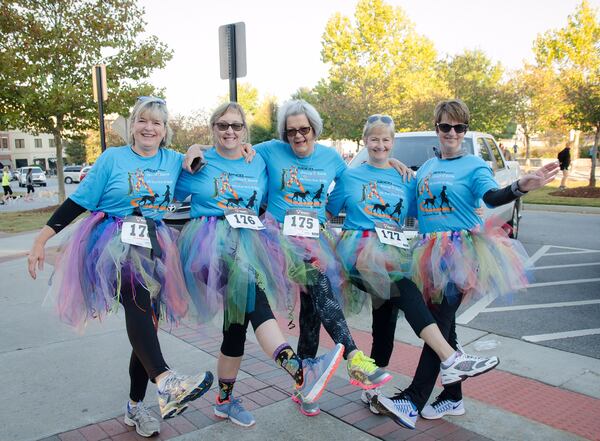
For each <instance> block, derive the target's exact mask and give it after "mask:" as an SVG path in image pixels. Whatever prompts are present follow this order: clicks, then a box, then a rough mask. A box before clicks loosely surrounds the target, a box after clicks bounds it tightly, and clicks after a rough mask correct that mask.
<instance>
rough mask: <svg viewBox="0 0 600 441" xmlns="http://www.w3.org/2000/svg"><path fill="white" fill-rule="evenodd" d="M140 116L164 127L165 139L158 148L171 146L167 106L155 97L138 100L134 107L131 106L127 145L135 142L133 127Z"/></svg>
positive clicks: (171, 133)
mask: <svg viewBox="0 0 600 441" xmlns="http://www.w3.org/2000/svg"><path fill="white" fill-rule="evenodd" d="M142 115H146V116H148V117H149V118H156V119H159V120H161V121H162V122H163V124H164V125H165V129H166V132H165V137H164V138H163V139H161V141H160V144H159V147H166V146H168V145H169V144H171V138H172V137H173V131H172V130H171V127H170V126H169V111H168V110H167V104H166V103H165V100H163V99H162V98H156V97H143V98H138V100H137V102H136V103H135V106H133V110H132V111H131V116H130V117H129V136H128V138H129V139H128V141H129V144H130V145H133V144H134V142H135V140H134V139H133V125H134V123H135V122H136V121H137V120H138V119H139V118H140V117H141V116H142Z"/></svg>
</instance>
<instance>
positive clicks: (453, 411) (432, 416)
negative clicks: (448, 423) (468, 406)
mask: <svg viewBox="0 0 600 441" xmlns="http://www.w3.org/2000/svg"><path fill="white" fill-rule="evenodd" d="M464 414H465V406H464V405H463V400H458V401H452V400H444V399H440V396H438V397H437V398H436V399H435V401H434V402H433V403H431V404H428V405H427V406H425V407H424V408H423V410H422V411H421V416H422V417H423V418H425V419H426V420H438V419H440V418H442V417H443V416H445V415H464Z"/></svg>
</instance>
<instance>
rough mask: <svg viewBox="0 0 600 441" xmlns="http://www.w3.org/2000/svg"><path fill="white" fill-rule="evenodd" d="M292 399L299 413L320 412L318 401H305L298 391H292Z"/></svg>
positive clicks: (305, 414)
mask: <svg viewBox="0 0 600 441" xmlns="http://www.w3.org/2000/svg"><path fill="white" fill-rule="evenodd" d="M292 401H293V402H294V403H296V404H297V405H298V410H300V413H301V414H302V415H304V416H307V417H311V416H317V415H318V414H320V413H321V408H320V407H319V403H314V402H313V403H307V402H306V401H304V400H303V399H302V394H301V393H300V392H298V391H294V393H293V394H292Z"/></svg>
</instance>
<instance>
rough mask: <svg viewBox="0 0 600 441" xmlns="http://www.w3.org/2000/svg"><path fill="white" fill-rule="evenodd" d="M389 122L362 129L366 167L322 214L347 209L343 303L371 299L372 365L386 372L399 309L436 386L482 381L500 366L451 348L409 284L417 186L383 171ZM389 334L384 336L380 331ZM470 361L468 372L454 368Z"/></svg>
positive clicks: (372, 120) (368, 394) (356, 306)
mask: <svg viewBox="0 0 600 441" xmlns="http://www.w3.org/2000/svg"><path fill="white" fill-rule="evenodd" d="M394 133H395V132H394V121H393V120H392V118H391V117H389V116H387V115H372V116H370V117H369V118H368V119H367V122H366V124H365V127H364V129H363V142H364V145H365V148H366V149H367V152H368V160H367V162H365V163H363V164H361V165H359V166H358V167H355V168H349V169H347V170H346V171H345V172H344V173H343V174H342V176H341V177H340V179H339V180H338V181H337V183H336V185H335V188H334V190H333V191H332V192H331V194H330V195H329V200H328V203H327V211H328V213H330V214H331V215H334V216H335V215H337V214H338V213H339V212H340V211H341V210H345V213H346V215H345V218H344V225H343V226H342V229H343V232H342V235H341V236H340V239H339V241H338V243H337V246H336V251H337V253H338V255H339V257H340V261H341V263H342V267H343V268H344V274H345V279H346V284H345V291H346V293H347V294H346V295H345V297H346V299H349V301H350V302H351V304H352V306H353V307H352V309H353V312H356V313H358V312H360V310H361V309H362V306H363V304H364V302H365V300H366V293H368V294H370V295H371V296H370V297H371V303H372V308H373V311H372V312H373V335H374V336H375V337H378V340H379V341H374V344H373V347H372V351H371V357H373V359H374V360H375V362H376V363H377V365H378V366H387V365H388V363H389V360H390V357H391V355H392V350H393V347H394V333H393V330H394V329H395V323H394V326H392V325H391V324H390V321H391V320H394V321H395V320H396V319H397V316H398V314H397V311H398V309H400V310H402V311H403V312H404V316H405V317H406V320H407V322H408V323H409V325H410V326H411V327H412V329H413V331H414V332H415V334H416V335H417V336H419V337H420V338H422V339H423V340H424V341H425V343H426V344H427V345H429V347H431V348H433V350H434V351H435V353H436V354H437V356H438V357H439V359H440V360H441V361H442V362H441V371H442V384H450V383H454V382H460V381H463V380H464V379H466V378H467V377H471V376H475V375H479V374H482V373H484V372H486V371H488V370H490V369H492V368H493V367H494V366H495V365H496V364H498V359H497V358H496V357H491V358H490V359H487V358H479V357H473V356H469V355H467V354H463V353H462V352H459V351H456V350H455V349H453V348H452V347H451V346H450V345H449V344H448V342H447V341H446V340H445V339H444V337H443V336H442V334H441V332H440V329H439V328H438V326H437V325H436V323H435V320H434V318H433V316H432V314H431V312H430V311H429V309H428V308H427V306H426V305H425V302H424V301H423V296H422V294H421V292H420V291H419V289H418V288H417V287H416V285H415V284H414V283H413V282H412V281H411V280H410V264H411V259H412V256H411V252H410V245H409V242H408V240H407V239H406V236H405V235H404V233H403V231H402V225H404V220H405V218H406V216H407V215H409V214H410V215H412V216H414V215H415V213H416V200H415V189H416V184H415V182H416V181H415V179H411V180H410V181H409V182H405V181H404V179H403V178H402V176H400V175H399V174H398V173H397V172H396V171H395V170H394V169H393V168H392V167H391V166H390V164H389V156H390V154H391V152H392V148H393V145H394ZM388 328H391V331H392V332H387V333H386V334H385V337H386V338H385V341H382V340H383V339H382V338H381V337H380V331H379V330H382V331H385V330H387V329H388ZM465 360H475V361H476V363H473V364H472V365H471V367H470V369H468V370H466V371H460V372H459V373H460V374H461V376H457V375H456V373H457V371H456V366H458V365H460V363H462V362H464V361H465ZM379 393H380V392H379V391H378V390H372V391H364V392H363V394H362V396H361V399H362V400H363V401H364V402H365V403H369V402H370V401H371V400H372V399H373V397H374V396H378V395H379ZM400 422H401V423H402V424H404V425H405V426H407V427H410V428H414V422H413V421H412V419H411V418H405V417H404V415H401V418H400Z"/></svg>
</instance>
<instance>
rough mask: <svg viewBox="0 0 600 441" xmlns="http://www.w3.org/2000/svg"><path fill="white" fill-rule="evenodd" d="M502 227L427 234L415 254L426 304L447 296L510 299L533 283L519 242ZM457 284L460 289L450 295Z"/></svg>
mask: <svg viewBox="0 0 600 441" xmlns="http://www.w3.org/2000/svg"><path fill="white" fill-rule="evenodd" d="M500 224H501V222H499V221H498V220H496V219H493V218H492V219H488V221H487V222H486V223H485V225H484V226H483V227H478V228H475V229H473V230H469V231H467V230H463V231H455V232H439V233H429V234H426V235H424V236H422V237H421V238H420V240H418V242H417V243H416V245H415V247H414V249H413V263H412V269H411V272H412V274H413V276H412V278H413V281H414V282H415V283H416V284H417V286H418V287H419V289H421V291H422V292H423V297H424V299H425V301H428V302H431V303H441V302H442V299H443V296H444V295H445V296H446V297H449V300H452V297H454V296H457V295H459V294H462V295H463V302H464V301H465V300H467V299H469V298H476V299H477V298H481V297H483V296H485V295H487V294H494V295H497V296H506V295H511V294H514V293H516V292H517V291H519V290H521V289H524V288H525V287H526V286H527V284H528V283H529V282H530V281H531V279H532V275H531V269H530V268H528V266H527V265H528V264H527V261H528V255H527V252H526V251H525V249H524V248H523V245H521V243H520V242H518V241H516V240H513V239H510V238H509V237H508V235H507V233H506V231H505V230H504V229H502V227H501V225H500ZM448 284H454V285H455V286H456V288H457V289H446V287H447V286H448Z"/></svg>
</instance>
